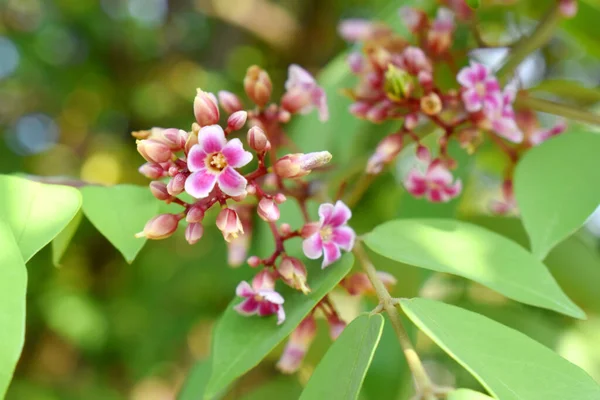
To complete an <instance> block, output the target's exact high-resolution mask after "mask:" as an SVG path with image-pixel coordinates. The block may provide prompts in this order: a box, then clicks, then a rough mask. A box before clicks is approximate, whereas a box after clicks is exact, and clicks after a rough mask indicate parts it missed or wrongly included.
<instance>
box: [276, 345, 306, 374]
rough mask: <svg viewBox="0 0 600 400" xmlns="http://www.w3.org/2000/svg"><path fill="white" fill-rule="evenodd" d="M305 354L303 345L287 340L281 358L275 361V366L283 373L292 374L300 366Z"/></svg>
mask: <svg viewBox="0 0 600 400" xmlns="http://www.w3.org/2000/svg"><path fill="white" fill-rule="evenodd" d="M305 354H306V348H305V347H301V346H299V345H298V344H296V343H293V342H292V341H289V342H288V343H287V344H286V346H285V349H284V350H283V353H282V354H281V358H280V359H279V361H278V362H277V368H279V370H280V371H281V372H283V373H286V374H292V373H294V372H296V371H297V370H298V368H300V365H301V364H302V360H304V355H305Z"/></svg>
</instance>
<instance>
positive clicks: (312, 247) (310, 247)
mask: <svg viewBox="0 0 600 400" xmlns="http://www.w3.org/2000/svg"><path fill="white" fill-rule="evenodd" d="M302 250H303V251H304V255H305V256H306V257H308V258H310V259H311V260H316V259H317V258H319V257H321V255H322V254H323V241H322V240H321V235H319V233H318V232H317V233H315V234H314V235H312V236H310V237H309V238H307V239H304V241H303V242H302Z"/></svg>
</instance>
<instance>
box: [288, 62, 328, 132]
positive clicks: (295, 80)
mask: <svg viewBox="0 0 600 400" xmlns="http://www.w3.org/2000/svg"><path fill="white" fill-rule="evenodd" d="M285 89H286V93H285V94H284V96H283V99H282V100H281V102H282V105H283V107H284V108H286V109H287V110H288V111H289V112H291V113H294V112H299V113H301V114H307V113H309V112H311V111H312V110H313V109H315V108H316V109H317V111H318V112H319V119H320V120H321V121H327V119H329V110H328V108H327V95H326V94H325V90H323V88H322V87H320V86H319V85H317V81H315V78H313V76H312V75H311V74H310V73H309V72H308V71H306V70H305V69H304V68H302V67H300V66H299V65H296V64H292V65H290V67H289V69H288V79H287V81H286V82H285Z"/></svg>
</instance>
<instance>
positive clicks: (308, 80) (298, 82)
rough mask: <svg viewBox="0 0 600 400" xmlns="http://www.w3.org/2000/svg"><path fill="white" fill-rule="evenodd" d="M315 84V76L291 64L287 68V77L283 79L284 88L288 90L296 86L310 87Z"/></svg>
mask: <svg viewBox="0 0 600 400" xmlns="http://www.w3.org/2000/svg"><path fill="white" fill-rule="evenodd" d="M314 85H316V82H315V78H313V76H312V75H311V74H310V73H309V72H308V71H307V70H305V69H304V68H302V67H301V66H299V65H297V64H292V65H290V66H289V68H288V79H287V81H285V89H286V90H290V89H291V88H293V87H296V86H302V87H305V88H307V87H311V86H314Z"/></svg>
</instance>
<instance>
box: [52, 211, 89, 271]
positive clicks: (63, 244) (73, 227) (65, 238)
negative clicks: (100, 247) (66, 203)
mask: <svg viewBox="0 0 600 400" xmlns="http://www.w3.org/2000/svg"><path fill="white" fill-rule="evenodd" d="M82 217H83V213H82V212H81V210H80V211H79V212H78V213H77V214H75V216H74V217H73V219H72V220H71V222H69V224H68V225H67V226H65V228H64V229H63V230H62V232H60V233H59V234H58V235H57V236H56V237H55V238H54V240H53V241H52V262H53V263H54V265H55V266H58V265H60V259H61V258H62V256H63V255H64V254H65V251H67V247H69V243H71V239H73V235H75V232H76V231H77V228H79V224H80V223H81V218H82Z"/></svg>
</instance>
